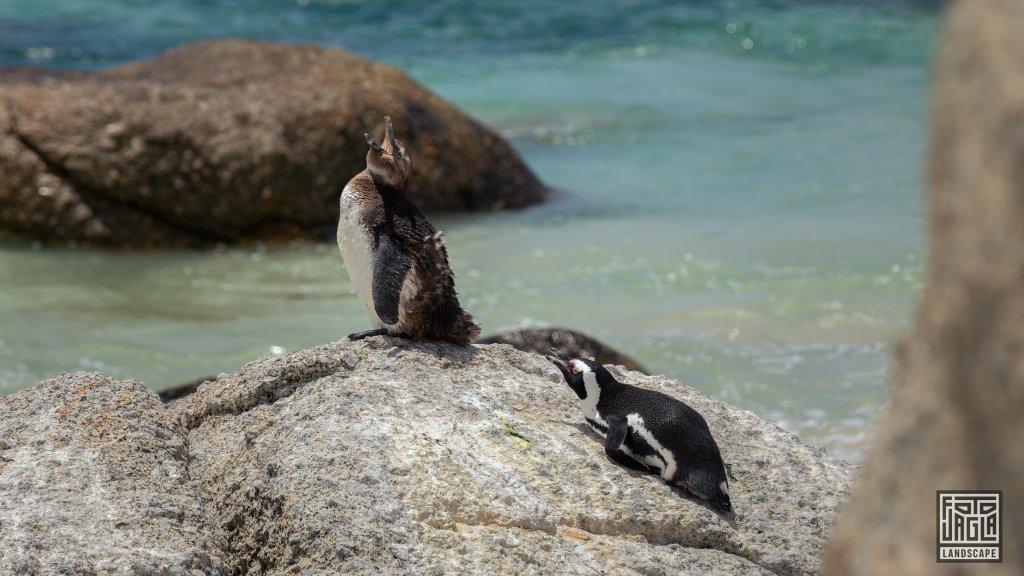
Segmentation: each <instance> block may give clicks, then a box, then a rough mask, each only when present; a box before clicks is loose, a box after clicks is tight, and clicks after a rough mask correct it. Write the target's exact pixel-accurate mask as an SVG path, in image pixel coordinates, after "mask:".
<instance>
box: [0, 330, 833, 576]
mask: <svg viewBox="0 0 1024 576" xmlns="http://www.w3.org/2000/svg"><path fill="white" fill-rule="evenodd" d="M616 370H618V371H619V374H620V376H621V377H622V378H623V379H625V380H626V381H631V382H635V383H638V384H639V385H641V386H646V387H651V388H655V389H660V390H664V391H667V392H669V393H671V394H673V395H675V396H677V397H679V398H681V399H683V400H685V401H686V402H688V403H690V404H691V405H692V406H693V407H694V408H696V409H697V410H699V411H700V412H701V413H702V414H703V415H704V416H705V418H707V420H708V423H709V425H710V427H711V430H712V432H713V434H714V435H715V437H716V438H717V439H718V442H719V445H720V446H721V448H722V452H723V456H724V457H725V460H726V461H727V462H728V463H729V464H730V465H731V469H732V473H733V474H734V475H735V478H736V479H735V480H734V481H733V482H732V490H731V491H732V499H733V504H734V506H735V507H736V510H737V512H738V513H737V516H736V518H735V519H733V520H731V521H729V520H727V519H725V518H723V517H721V516H719V515H718V514H717V513H716V512H714V511H712V510H711V509H710V508H709V507H707V506H705V505H704V504H703V503H702V502H700V501H697V500H693V499H690V498H687V497H685V496H682V495H681V494H680V493H679V492H677V491H674V490H672V489H671V488H670V487H668V486H666V485H665V484H664V483H662V482H661V481H660V480H658V479H657V478H656V477H654V476H651V475H644V474H640V473H638V472H634V471H631V470H628V469H625V468H622V467H619V466H617V465H615V464H614V463H612V462H611V461H609V460H608V459H607V458H606V456H605V455H604V451H603V447H602V444H601V442H600V441H599V439H598V438H597V436H596V435H594V434H593V433H592V432H590V431H589V430H588V429H587V428H586V427H585V426H583V425H582V418H581V416H580V415H579V411H578V410H579V408H578V400H577V399H576V397H575V395H573V394H572V392H571V391H570V390H569V389H568V388H567V387H566V386H565V384H564V383H563V382H562V380H561V378H560V376H558V374H557V372H556V370H555V368H554V367H553V366H551V365H550V364H548V363H547V362H546V361H545V360H544V359H543V358H541V357H539V356H537V355H535V354H529V353H523V352H519V351H517V350H515V349H513V348H512V347H510V346H507V345H500V344H497V345H486V346H475V347H472V348H469V349H460V348H457V347H452V346H449V345H444V344H434V343H420V344H412V343H409V342H407V341H404V340H398V339H382V338H374V339H369V340H366V341H363V342H358V343H349V342H339V343H335V344H331V345H327V346H322V347H318V348H314V349H310V350H305V351H301V352H296V353H293V354H290V355H287V356H284V357H281V358H267V359H261V360H258V361H256V362H253V363H250V364H249V365H247V366H245V367H243V368H242V369H241V370H239V371H238V372H236V373H235V374H232V375H230V376H227V377H223V378H220V379H218V380H215V381H211V382H207V383H205V384H203V385H202V386H201V387H200V389H199V391H198V392H197V393H195V394H193V395H191V396H187V397H185V398H182V399H181V400H179V401H177V402H175V403H173V404H169V405H166V406H165V408H164V412H163V413H162V414H153V416H152V418H153V419H154V420H159V421H162V422H165V423H167V424H165V425H166V426H168V427H169V429H172V430H188V431H189V432H188V436H187V438H188V442H187V449H188V471H189V474H190V478H191V479H192V480H193V481H194V482H196V489H197V490H198V492H199V493H200V494H201V495H202V505H203V513H202V515H201V517H199V518H196V522H199V523H205V525H207V526H210V527H211V529H212V530H214V531H215V532H216V535H217V538H218V539H216V540H214V541H216V542H221V543H223V546H224V547H223V549H222V552H223V555H224V557H225V558H227V563H228V567H229V570H230V571H231V572H232V573H247V574H277V573H293V572H294V573H310V574H334V573H355V574H377V573H389V574H552V573H558V574H594V573H597V574H768V573H776V574H814V573H817V572H818V571H819V566H820V557H821V555H822V552H823V547H824V543H825V540H826V539H827V537H828V533H829V529H830V527H831V523H832V520H833V517H834V516H835V514H836V511H837V509H838V508H839V506H840V505H841V504H842V503H843V502H844V501H845V499H846V497H847V495H848V491H849V489H850V483H851V478H852V472H853V468H852V467H851V466H850V465H848V464H846V463H844V462H842V461H840V460H836V459H834V458H832V457H830V456H828V455H827V454H825V453H824V451H823V450H820V449H816V448H811V447H808V446H804V445H803V444H801V443H800V442H799V440H798V439H797V438H796V437H795V436H793V435H791V434H789V433H787V432H785V431H783V430H781V429H779V428H777V427H775V426H773V425H771V424H768V423H766V422H764V421H762V420H760V419H758V418H757V417H756V416H754V415H753V414H751V413H750V412H747V411H744V410H739V409H737V408H735V407H732V406H729V405H728V404H724V403H722V402H718V401H716V400H713V399H711V398H708V397H707V396H704V395H703V394H701V393H699V392H697V391H696V390H693V389H691V388H687V387H685V386H683V385H681V384H679V383H678V382H675V381H672V380H669V379H666V378H664V377H650V376H644V375H641V374H639V373H636V372H626V371H623V370H622V369H616ZM81 377H82V376H73V377H64V378H65V379H68V378H81ZM22 394H23V395H25V397H30V396H32V395H33V394H34V392H33V391H32V390H29V391H26V392H23V393H22ZM152 398H153V399H154V401H155V397H152ZM8 403H9V401H8V400H6V399H0V416H4V417H5V415H6V413H7V410H8V407H7V404H8ZM172 423H173V424H172ZM8 452H9V450H7V451H5V452H3V453H2V454H4V457H5V458H6V457H7V456H6V454H8ZM4 474H5V472H4V471H2V470H0V499H4V498H6V496H7V495H6V493H5V491H7V490H14V491H17V490H28V491H30V492H31V491H32V488H31V487H18V486H15V485H11V484H8V483H4V482H2V479H3V478H4ZM197 529H199V528H197ZM9 531H10V529H9V528H7V527H6V526H5V527H4V528H3V529H2V530H0V546H2V545H3V543H4V542H6V541H7V540H6V539H8V538H14V537H23V536H21V535H20V534H13V535H8V532H9ZM211 565H212V564H211ZM2 566H3V565H2V564H0V567H2Z"/></svg>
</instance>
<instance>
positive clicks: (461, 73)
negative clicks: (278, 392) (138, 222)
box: [0, 0, 935, 459]
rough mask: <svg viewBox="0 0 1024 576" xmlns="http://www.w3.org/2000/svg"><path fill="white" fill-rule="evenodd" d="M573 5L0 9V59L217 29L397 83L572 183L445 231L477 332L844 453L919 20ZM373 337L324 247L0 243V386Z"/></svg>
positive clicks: (900, 15) (919, 41)
mask: <svg viewBox="0 0 1024 576" xmlns="http://www.w3.org/2000/svg"><path fill="white" fill-rule="evenodd" d="M569 4H571V3H553V2H552V3H548V2H523V3H516V4H515V6H509V7H500V6H498V5H497V4H496V3H489V2H486V3H485V2H480V3H476V5H474V3H469V4H468V5H467V4H466V3H460V4H456V3H452V2H434V3H429V4H422V3H413V2H406V3H401V2H399V3H388V4H384V3H371V2H365V3H364V2H343V1H317V0H308V2H307V1H306V0H300V1H299V2H297V3H293V4H291V5H286V4H285V3H283V2H270V1H257V2H245V3H242V2H227V1H226V0H210V1H203V2H199V1H192V2H175V3H169V2H155V1H153V2H145V1H132V2H128V1H102V2H101V1H99V0H51V1H42V2H41V1H37V0H8V1H7V2H3V3H0V65H3V64H9V65H23V64H33V65H42V66H55V67H71V68H79V69H96V68H101V67H104V66H109V65H113V64H116V63H120V62H124V61H129V60H133V59H137V58H140V57H146V56H150V55H153V54H156V53H159V52H160V51H162V50H164V49H166V48H168V47H171V46H174V45H177V44H180V43H182V42H186V41H189V40H194V39H199V38H207V37H217V36H224V35H232V36H244V37H252V38H263V39H271V40H285V41H293V42H315V43H322V44H327V45H332V46H339V47H343V48H347V49H350V50H353V51H356V52H359V53H362V54H365V55H367V56H370V57H373V58H377V59H381V60H384V61H387V62H390V63H392V64H395V65H397V66H400V67H402V68H403V69H405V70H406V71H407V72H408V73H410V74H411V75H413V76H414V77H415V78H417V79H418V80H419V81H421V82H422V83H424V84H425V85H427V86H428V87H430V88H431V89H433V90H435V91H437V92H439V93H441V94H442V95H443V96H445V97H446V98H448V99H450V100H452V101H453V102H455V103H456V104H458V105H459V106H461V107H462V108H463V109H466V110H467V111H469V112H470V113H472V114H473V115H475V116H477V117H478V118H481V119H482V120H483V121H484V122H486V123H488V124H489V125H491V126H493V127H494V128H496V129H497V130H499V131H501V132H502V133H503V134H504V135H505V136H506V137H508V138H509V139H510V140H511V141H512V143H513V145H514V146H515V147H516V148H517V149H518V150H519V151H520V152H521V153H522V154H523V156H524V157H525V158H526V160H527V162H528V163H529V164H530V165H531V166H532V167H533V168H534V169H535V170H536V171H537V172H538V173H539V175H540V176H541V177H542V178H543V179H544V180H545V181H546V182H548V183H549V184H551V185H553V186H555V187H557V188H558V189H559V193H558V194H557V196H556V198H555V199H554V200H553V201H552V202H551V203H549V204H547V205H545V206H541V207H537V208H532V209H529V210H525V211H521V212H516V213H504V214H497V215H469V216H453V215H447V216H446V215H435V216H434V219H435V220H436V223H437V224H438V225H439V227H441V228H443V229H444V230H445V232H446V238H447V241H448V245H449V253H450V256H451V259H452V261H453V266H454V267H455V269H456V272H457V273H458V276H459V278H458V286H459V290H460V292H461V294H462V297H463V300H464V304H465V305H466V307H467V308H469V309H470V310H471V311H472V312H474V313H475V314H476V315H477V317H478V318H479V319H480V320H481V322H482V324H483V325H484V329H485V333H490V332H494V331H497V330H501V329H508V328H514V327H519V326H532V325H563V326H571V327H574V328H578V329H581V330H583V331H586V332H589V333H591V334H593V335H595V336H598V337H600V338H601V339H603V340H605V341H607V342H608V343H610V344H612V345H614V346H616V347H618V348H620V349H622V350H623V351H625V352H627V353H630V354H632V355H634V356H635V357H636V358H638V359H639V360H640V361H641V362H642V363H644V364H645V365H646V366H647V367H648V368H649V369H651V370H653V371H657V372H663V373H667V374H670V375H672V376H675V377H679V378H681V379H683V380H684V381H686V382H687V383H689V384H691V385H694V386H697V387H698V388H700V389H702V390H704V391H706V392H708V393H709V394H712V395H714V396H716V397H719V398H722V399H725V400H728V401H729V402H732V403H735V404H737V405H740V406H743V407H746V408H749V409H751V410H754V411H755V412H757V413H758V414H761V415H762V416H764V417H766V418H768V419H770V420H772V421H775V422H777V423H779V424H780V425H782V426H784V427H786V428H787V429H790V430H792V431H794V432H796V433H797V434H799V435H800V436H801V437H802V438H803V439H805V440H807V441H810V442H812V443H815V444H820V445H824V446H826V447H827V448H829V449H830V450H831V451H833V452H835V453H838V454H840V455H842V456H845V457H849V458H854V459H856V458H858V457H859V456H860V454H861V452H862V450H863V448H864V439H865V433H866V431H867V427H868V426H869V424H870V423H871V422H872V421H873V420H874V418H875V416H876V414H877V413H878V411H879V409H880V407H881V406H882V403H883V402H884V398H885V393H886V390H887V379H888V376H889V372H890V352H889V347H890V345H891V344H892V342H893V341H894V340H895V339H896V338H898V337H899V335H900V334H901V333H902V332H903V331H904V330H905V329H906V327H907V325H908V322H909V319H910V317H911V314H912V311H913V306H914V302H915V299H916V294H917V290H918V288H919V284H920V280H921V275H922V261H923V252H922V249H923V230H922V213H923V209H922V206H921V202H920V178H919V172H920V163H921V157H922V152H923V147H924V134H925V131H924V124H925V110H926V88H927V82H928V58H929V56H928V55H929V52H930V48H931V44H932V42H933V36H934V25H935V17H934V14H933V13H932V12H930V11H927V10H925V9H923V8H921V7H919V6H918V4H920V3H901V4H898V5H897V6H895V7H893V6H891V5H887V4H885V3H867V4H864V3H847V2H795V1H794V2H781V1H780V2H767V3H755V2H743V1H734V2H686V3H661V2H633V3H621V2H612V1H607V2H589V3H580V5H569ZM876 4H877V5H876ZM879 6H884V7H879ZM339 184H341V183H339ZM365 323H366V320H365V314H364V312H363V311H362V309H361V306H360V305H359V303H358V301H357V300H356V298H355V297H354V296H353V295H351V294H349V284H348V279H347V276H346V275H345V272H344V269H343V267H342V266H341V262H340V257H339V256H338V254H337V251H336V248H335V247H333V246H330V245H322V246H321V245H308V244H297V245H290V246H277V247H255V248H248V249H242V250H236V249H220V250H213V251H203V252H155V253H145V254H133V253H123V252H107V251H98V250H96V251H83V250H69V249H63V248H48V249H39V248H36V247H33V246H32V245H29V244H25V243H20V242H15V241H13V240H6V241H0V393H5V392H10V391H13V390H15V389H18V388H21V387H24V386H27V385H30V384H32V383H34V382H35V381H37V380H39V379H42V378H46V377H49V376H53V375H55V374H58V373H59V372H61V371H67V370H81V369H97V370H102V371H104V372H106V373H108V374H111V375H113V376H117V377H132V378H138V379H140V380H143V381H145V382H147V383H149V384H150V385H152V386H153V387H154V388H162V387H167V386H170V385H173V384H175V383H179V382H183V381H187V380H190V379H193V378H197V377H202V376H205V375H209V374H216V373H218V372H222V371H229V370H233V369H234V368H237V367H238V366H239V365H241V364H243V363H244V362H246V361H248V360H250V359H252V358H255V357H257V356H259V355H265V354H281V353H284V352H286V351H289V350H295V349H299V348H304V347H308V346H312V345H315V344H320V343H323V342H327V341H330V340H334V339H337V338H339V337H341V336H343V335H344V334H347V333H348V332H351V331H355V330H358V329H362V328H364V327H365Z"/></svg>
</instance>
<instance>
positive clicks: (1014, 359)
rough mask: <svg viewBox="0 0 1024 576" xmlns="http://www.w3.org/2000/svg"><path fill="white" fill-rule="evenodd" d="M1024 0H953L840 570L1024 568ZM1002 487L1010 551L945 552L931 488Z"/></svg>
mask: <svg viewBox="0 0 1024 576" xmlns="http://www.w3.org/2000/svg"><path fill="white" fill-rule="evenodd" d="M1022 28H1024V3H1022V2H1019V1H1017V0H998V1H987V2H977V1H973V0H972V1H966V0H962V1H959V2H951V3H950V4H949V8H948V13H947V19H946V22H945V27H944V30H943V34H942V42H941V45H940V49H939V53H938V60H937V65H936V71H935V87H934V94H933V97H932V102H933V109H932V128H931V145H930V150H929V157H928V172H927V186H928V202H929V205H930V208H931V240H930V244H929V252H930V254H931V258H930V262H929V266H928V269H929V274H928V279H927V283H926V285H925V289H924V294H923V295H922V299H921V305H920V309H919V310H918V315H917V319H916V323H915V326H914V328H913V331H912V333H911V334H910V336H909V337H908V338H907V340H906V342H905V343H904V345H903V347H902V350H901V353H900V369H899V375H898V378H897V381H898V383H897V388H896V390H895V393H894V395H893V400H892V406H891V408H890V410H889V413H888V415H887V417H886V418H885V419H884V421H883V423H882V427H881V431H880V433H879V435H878V438H877V440H876V442H875V444H876V446H877V447H876V449H875V450H874V451H873V453H872V454H870V455H869V457H868V459H867V461H866V463H865V465H864V471H863V480H862V483H861V484H860V486H859V487H858V489H857V494H856V496H855V497H854V499H853V500H852V502H851V503H850V509H849V511H848V512H846V513H845V515H844V517H843V521H842V522H841V523H840V524H839V526H838V527H837V530H836V533H835V538H834V541H833V543H832V545H831V551H830V555H829V564H828V565H829V572H830V573H834V574H851V575H869V574H870V575H874V574H903V575H909V576H913V575H926V574H927V575H931V574H968V573H970V574H1024V555H1022V551H1024V450H1022V449H1021V440H1022V439H1024V419H1022V418H1021V415H1022V414H1024V137H1022V135H1024V59H1022V58H1021V55H1022V54H1024V36H1021V34H1020V30H1021V29H1022ZM937 490H1002V491H1003V505H1002V515H1003V516H1002V522H1003V524H1002V532H1001V534H1002V538H1003V555H1004V560H1003V563H1002V564H937V563H936V544H937V542H936V525H935V522H936V491H937Z"/></svg>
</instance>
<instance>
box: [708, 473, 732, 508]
mask: <svg viewBox="0 0 1024 576" xmlns="http://www.w3.org/2000/svg"><path fill="white" fill-rule="evenodd" d="M716 488H717V490H713V491H712V493H711V497H710V498H708V500H709V501H710V502H711V503H712V504H713V505H714V506H715V507H716V508H718V509H719V510H721V511H723V512H732V500H730V499H729V481H728V480H722V481H721V482H720V483H719V484H718V486H717V487H716Z"/></svg>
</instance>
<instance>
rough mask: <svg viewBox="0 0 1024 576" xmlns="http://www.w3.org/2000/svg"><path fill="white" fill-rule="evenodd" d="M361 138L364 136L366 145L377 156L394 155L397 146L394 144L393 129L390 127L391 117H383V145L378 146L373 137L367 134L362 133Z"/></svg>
mask: <svg viewBox="0 0 1024 576" xmlns="http://www.w3.org/2000/svg"><path fill="white" fill-rule="evenodd" d="M363 136H366V143H367V144H369V145H370V148H373V151H374V152H376V153H377V154H394V153H395V150H396V149H397V148H398V145H397V144H395V128H394V127H393V126H392V125H391V117H390V116H385V117H384V144H383V145H381V144H378V143H377V141H376V140H374V139H373V136H370V134H369V133H368V132H364V133H363Z"/></svg>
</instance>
